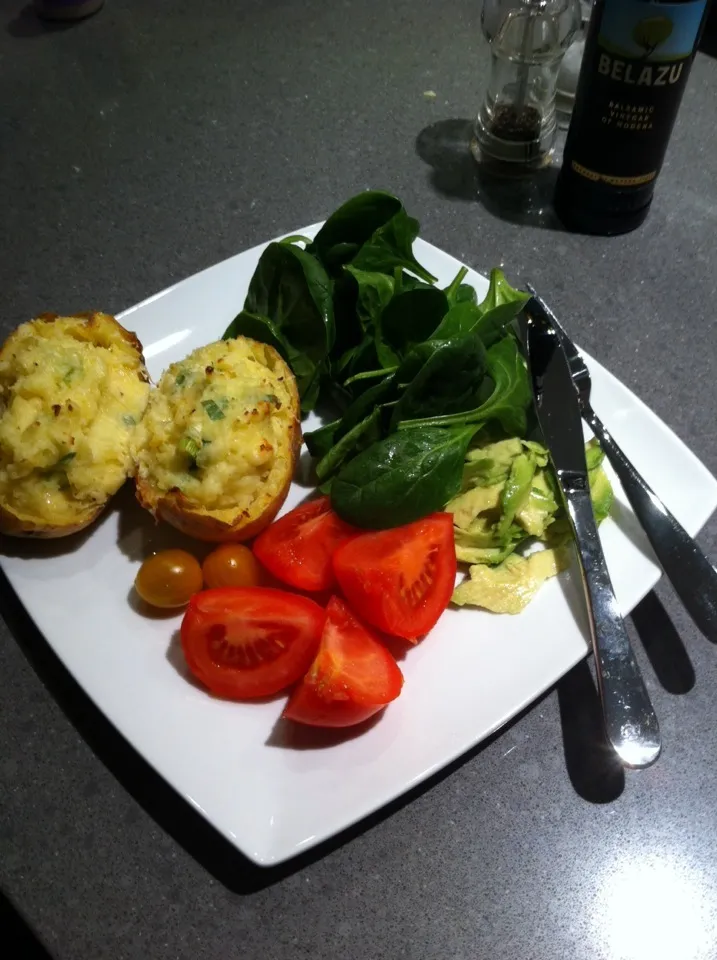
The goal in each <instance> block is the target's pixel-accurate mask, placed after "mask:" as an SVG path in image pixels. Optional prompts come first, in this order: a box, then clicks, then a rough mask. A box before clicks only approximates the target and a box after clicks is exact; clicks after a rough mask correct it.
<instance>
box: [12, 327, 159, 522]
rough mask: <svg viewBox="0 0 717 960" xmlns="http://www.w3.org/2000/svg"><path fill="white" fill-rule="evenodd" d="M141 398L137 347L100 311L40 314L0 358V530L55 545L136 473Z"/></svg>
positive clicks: (144, 388)
mask: <svg viewBox="0 0 717 960" xmlns="http://www.w3.org/2000/svg"><path fill="white" fill-rule="evenodd" d="M148 398H149V378H148V376H147V371H146V370H145V366H144V359H143V357H142V346H141V344H140V342H139V340H137V338H136V337H135V335H134V334H133V333H130V332H129V331H127V330H125V329H124V327H123V326H122V325H121V324H119V323H118V322H117V321H116V320H115V319H114V317H111V316H109V315H108V314H105V313H87V314H80V315H78V316H75V317H60V316H57V315H56V314H43V315H42V316H40V317H38V318H37V319H35V320H31V321H29V322H28V323H23V324H21V326H19V327H18V328H17V330H15V331H14V332H13V333H12V334H11V335H10V336H9V337H8V339H7V340H6V342H5V344H4V345H3V347H2V349H1V350H0V532H2V533H5V534H10V535H13V536H36V537H62V536H67V535H68V534H71V533H76V532H77V531H78V530H81V529H82V528H83V527H86V526H87V525H88V524H89V523H91V522H92V521H93V520H94V519H95V518H96V517H97V516H98V515H99V514H100V513H101V512H102V510H103V508H104V507H105V505H106V504H107V502H108V500H109V499H110V497H111V496H112V495H113V494H114V493H115V492H116V491H117V490H118V489H119V488H120V487H121V486H122V484H123V483H124V481H125V480H126V479H127V477H128V476H130V475H131V474H132V473H133V472H134V465H133V459H132V452H131V440H132V436H133V434H134V432H135V430H136V429H137V424H138V423H139V422H140V420H141V419H142V416H143V414H144V410H145V407H146V406H147V400H148Z"/></svg>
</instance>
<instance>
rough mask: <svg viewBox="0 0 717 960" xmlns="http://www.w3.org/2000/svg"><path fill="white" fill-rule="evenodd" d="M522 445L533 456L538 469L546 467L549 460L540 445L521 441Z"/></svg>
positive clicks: (531, 441)
mask: <svg viewBox="0 0 717 960" xmlns="http://www.w3.org/2000/svg"><path fill="white" fill-rule="evenodd" d="M522 443H523V447H524V448H525V449H526V450H529V451H530V453H532V454H533V456H534V457H535V462H536V463H537V464H538V466H539V467H547V465H548V460H549V457H548V451H547V449H546V448H545V447H544V446H543V444H542V443H536V441H535V440H523V441H522Z"/></svg>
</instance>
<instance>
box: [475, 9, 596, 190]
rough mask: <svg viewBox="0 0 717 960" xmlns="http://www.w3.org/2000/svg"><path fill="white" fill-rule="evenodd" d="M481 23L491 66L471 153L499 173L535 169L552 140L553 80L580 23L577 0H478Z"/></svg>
mask: <svg viewBox="0 0 717 960" xmlns="http://www.w3.org/2000/svg"><path fill="white" fill-rule="evenodd" d="M481 24H482V27H483V33H484V34H485V36H486V38H487V40H488V42H489V44H490V53H491V71H490V80H489V82H488V89H487V91H486V95H485V97H484V99H483V103H482V104H481V107H480V110H479V112H478V116H477V118H476V122H475V128H474V137H473V140H472V142H471V149H472V150H473V154H474V156H475V158H476V159H477V160H478V161H479V162H481V163H483V164H487V165H489V166H490V167H491V168H494V169H495V170H496V171H498V170H500V172H503V173H508V174H510V173H517V174H520V173H526V172H530V171H531V170H536V169H539V168H540V167H542V166H544V165H545V164H546V163H548V162H549V159H550V153H551V150H552V148H553V144H554V143H555V135H556V131H557V121H556V116H555V87H556V81H557V77H558V71H559V70H560V64H561V61H562V59H563V56H564V54H565V51H566V50H567V49H568V47H569V46H570V42H571V40H572V38H573V35H574V34H575V31H576V30H577V29H578V28H579V26H580V3H579V0H484V3H483V14H482V17H481Z"/></svg>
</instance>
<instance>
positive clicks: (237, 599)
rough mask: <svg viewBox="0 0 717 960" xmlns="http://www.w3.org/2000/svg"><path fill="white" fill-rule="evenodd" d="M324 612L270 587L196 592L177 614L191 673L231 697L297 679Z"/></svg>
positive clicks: (272, 689)
mask: <svg viewBox="0 0 717 960" xmlns="http://www.w3.org/2000/svg"><path fill="white" fill-rule="evenodd" d="M325 620H326V613H325V612H324V610H322V609H321V607H320V606H319V605H318V604H317V603H314V601H313V600H309V599H308V597H299V596H297V595H296V594H293V593H285V592H284V591H283V590H274V589H272V588H271V587H223V588H220V589H217V590H204V591H202V592H201V593H196V594H195V595H194V596H193V597H192V599H191V601H190V603H189V608H188V609H187V612H186V613H185V615H184V619H183V620H182V630H181V640H182V650H183V651H184V656H185V658H186V661H187V665H188V666H189V669H190V670H191V671H192V673H193V674H194V676H195V677H196V678H197V679H198V680H201V682H202V683H203V684H204V685H205V686H207V687H209V689H210V690H211V691H212V693H216V694H218V695H219V696H222V697H229V698H230V699H233V700H249V699H252V698H254V697H268V696H270V695H271V694H273V693H278V692H279V691H280V690H283V689H284V688H285V687H288V686H290V685H291V684H292V683H295V682H296V681H297V680H299V679H300V678H301V677H302V676H303V675H304V673H306V671H307V670H308V668H309V666H310V665H311V662H312V660H313V659H314V657H315V656H316V651H317V649H318V646H319V640H320V639H321V632H322V630H323V627H324V622H325Z"/></svg>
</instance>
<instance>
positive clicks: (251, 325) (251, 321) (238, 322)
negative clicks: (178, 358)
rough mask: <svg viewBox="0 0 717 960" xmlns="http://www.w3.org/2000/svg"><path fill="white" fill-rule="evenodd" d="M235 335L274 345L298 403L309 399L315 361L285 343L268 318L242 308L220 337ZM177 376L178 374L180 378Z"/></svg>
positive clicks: (225, 337) (315, 372) (314, 373)
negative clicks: (289, 374) (293, 382)
mask: <svg viewBox="0 0 717 960" xmlns="http://www.w3.org/2000/svg"><path fill="white" fill-rule="evenodd" d="M239 336H242V337H251V339H252V340H258V341H259V342H260V343H266V344H268V345H269V346H270V347H274V349H275V350H277V351H278V353H280V354H281V356H282V357H283V358H284V360H286V362H287V363H288V364H289V366H290V367H291V370H292V373H293V374H294V376H295V377H296V385H297V387H298V390H299V395H300V397H301V398H302V406H304V398H305V397H306V396H307V395H309V399H311V396H310V394H311V393H312V391H313V389H314V384H315V382H316V377H317V366H316V364H315V363H314V362H313V360H312V359H311V358H310V357H309V356H307V354H305V353H302V352H301V350H296V349H295V348H294V347H293V346H292V344H291V343H289V342H287V341H286V340H285V339H284V337H283V336H282V335H281V333H280V332H279V331H278V330H277V329H276V327H275V326H274V324H273V323H272V322H271V320H269V318H268V317H261V316H257V315H256V314H253V313H249V311H248V310H242V312H241V313H240V314H239V315H238V316H237V317H235V318H234V320H233V321H232V324H231V326H230V327H229V329H228V330H227V332H226V333H225V334H224V339H225V340H229V339H231V338H233V337H239ZM180 377H182V380H181V381H180ZM186 377H187V375H186V374H184V373H182V374H180V375H179V376H178V377H177V380H176V383H177V386H181V385H182V384H183V383H184V381H185V380H186ZM312 407H313V404H312V406H307V407H305V409H307V410H310V409H312Z"/></svg>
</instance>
